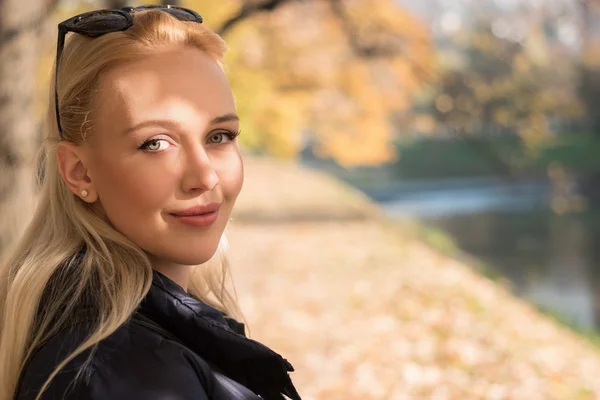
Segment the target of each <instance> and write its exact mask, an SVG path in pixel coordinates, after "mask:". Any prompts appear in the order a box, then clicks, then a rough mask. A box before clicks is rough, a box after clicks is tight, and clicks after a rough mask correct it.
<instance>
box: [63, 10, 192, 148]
mask: <svg viewBox="0 0 600 400" xmlns="http://www.w3.org/2000/svg"><path fill="white" fill-rule="evenodd" d="M152 9H157V10H160V11H163V12H166V13H168V14H171V15H172V16H174V17H175V18H177V19H178V20H180V21H191V22H199V23H202V17H201V16H200V14H198V13H197V12H195V11H193V10H189V9H187V8H183V7H176V6H170V5H147V6H139V7H123V8H121V9H120V10H96V11H90V12H86V13H83V14H79V15H76V16H74V17H72V18H69V19H67V20H65V21H63V22H61V23H60V24H58V43H57V46H56V63H55V65H56V67H55V68H56V71H55V77H54V105H55V108H56V124H57V126H58V135H59V137H60V139H64V137H63V132H62V126H61V124H60V111H59V106H58V66H59V62H60V56H61V54H62V51H63V48H64V45H65V37H66V35H67V33H68V32H74V33H78V34H80V35H85V36H89V37H92V38H96V37H99V36H102V35H105V34H107V33H111V32H119V31H125V30H127V29H129V28H130V27H131V25H133V18H132V16H131V15H132V14H133V13H134V12H136V11H142V10H152Z"/></svg>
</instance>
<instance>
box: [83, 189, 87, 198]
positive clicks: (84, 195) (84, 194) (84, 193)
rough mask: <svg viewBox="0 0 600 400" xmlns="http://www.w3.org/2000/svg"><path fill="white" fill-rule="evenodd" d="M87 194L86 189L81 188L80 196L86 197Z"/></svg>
mask: <svg viewBox="0 0 600 400" xmlns="http://www.w3.org/2000/svg"><path fill="white" fill-rule="evenodd" d="M87 195H88V191H87V190H85V189H83V190H82V191H81V196H82V197H86V196H87Z"/></svg>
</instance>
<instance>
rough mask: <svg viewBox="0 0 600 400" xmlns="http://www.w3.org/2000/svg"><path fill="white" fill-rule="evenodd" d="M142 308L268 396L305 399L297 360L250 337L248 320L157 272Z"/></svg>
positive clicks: (209, 359)
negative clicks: (297, 384) (297, 382)
mask: <svg viewBox="0 0 600 400" xmlns="http://www.w3.org/2000/svg"><path fill="white" fill-rule="evenodd" d="M139 312H140V313H142V314H144V315H145V316H147V317H148V318H151V319H152V320H153V321H155V322H156V323H157V324H159V325H160V326H162V327H163V328H164V329H166V330H167V331H169V332H170V333H172V334H173V335H174V336H175V337H177V338H178V339H180V340H181V342H182V343H183V344H184V345H186V346H187V347H188V348H189V349H190V350H193V351H194V352H195V353H197V354H198V355H199V356H200V357H202V358H203V359H204V360H205V361H206V362H208V363H209V364H210V365H211V367H213V368H215V370H217V371H219V372H221V373H223V374H224V375H226V376H228V377H230V378H231V379H233V380H235V381H237V382H239V383H241V384H242V385H244V386H246V387H247V388H249V389H250V390H252V391H254V392H255V393H256V394H259V395H261V396H262V397H263V398H264V399H265V400H276V399H277V400H280V399H283V396H282V394H285V395H286V396H288V397H289V398H291V399H292V400H301V399H300V396H299V395H298V392H297V391H296V389H295V388H294V385H293V383H292V381H291V379H290V377H289V375H288V372H292V371H294V368H293V367H292V365H291V364H290V363H289V362H288V361H287V360H286V359H284V358H282V357H281V356H280V355H279V354H277V353H275V352H274V351H273V350H271V349H269V348H268V347H266V346H265V345H263V344H261V343H259V342H256V341H254V340H251V339H249V338H247V337H246V336H245V334H244V325H243V324H241V323H239V322H237V321H236V320H234V319H232V318H227V317H226V316H225V315H223V314H222V313H221V312H220V311H219V310H217V309H215V308H214V307H211V306H209V305H208V304H206V303H204V302H201V301H200V300H198V299H196V298H194V297H192V296H190V295H189V294H188V293H187V292H186V291H185V290H183V288H182V287H181V286H179V285H178V284H176V283H175V282H173V281H172V280H170V279H169V278H167V277H166V276H165V275H163V274H161V273H160V272H158V271H155V270H154V271H153V277H152V286H151V287H150V290H149V292H148V294H147V295H146V297H145V298H144V300H143V301H142V303H141V305H140V309H139Z"/></svg>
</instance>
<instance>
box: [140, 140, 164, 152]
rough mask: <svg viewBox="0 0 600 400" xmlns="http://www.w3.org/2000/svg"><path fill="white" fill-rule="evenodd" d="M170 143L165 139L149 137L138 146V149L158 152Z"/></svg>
mask: <svg viewBox="0 0 600 400" xmlns="http://www.w3.org/2000/svg"><path fill="white" fill-rule="evenodd" d="M170 145H171V144H170V143H169V142H168V141H167V140H165V139H150V140H146V141H145V142H144V143H143V144H142V145H141V146H140V147H138V148H139V149H140V150H144V151H149V152H158V151H163V150H166V149H167V148H168V147H169V146H170Z"/></svg>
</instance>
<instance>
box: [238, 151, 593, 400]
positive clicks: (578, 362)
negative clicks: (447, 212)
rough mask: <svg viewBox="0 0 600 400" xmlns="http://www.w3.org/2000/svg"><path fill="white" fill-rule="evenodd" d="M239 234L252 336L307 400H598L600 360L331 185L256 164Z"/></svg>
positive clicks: (556, 326)
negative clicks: (287, 370)
mask: <svg viewBox="0 0 600 400" xmlns="http://www.w3.org/2000/svg"><path fill="white" fill-rule="evenodd" d="M238 206H239V207H238V208H237V210H236V212H235V214H234V220H233V222H232V225H231V227H230V230H229V238H230V243H231V258H232V264H233V274H234V277H235V281H236V283H237V288H238V294H239V297H240V300H241V304H242V308H243V310H244V311H245V314H246V317H247V319H248V321H249V323H250V328H251V332H252V336H253V337H255V338H256V339H258V340H261V341H263V342H265V343H266V344H268V345H270V346H271V347H273V348H274V349H275V350H277V351H278V352H280V353H281V354H282V355H284V356H285V357H286V358H288V359H289V360H290V361H291V362H292V364H293V365H294V366H295V368H296V372H294V373H293V377H294V380H295V382H297V385H298V387H299V390H300V392H301V393H302V394H303V398H305V399H345V400H348V399H350V400H352V399H386V400H389V399H394V400H396V399H527V400H530V399H565V400H566V399H569V400H571V399H576V400H577V399H597V398H600V382H599V381H598V379H597V371H598V370H599V369H600V352H598V350H597V348H596V347H595V346H593V345H591V344H590V342H589V341H588V340H587V339H584V338H582V336H580V335H578V334H575V333H574V332H573V331H572V330H571V329H567V328H566V327H564V326H563V325H562V324H560V323H557V322H556V321H555V319H553V318H551V317H549V316H548V315H546V314H544V313H541V312H540V311H539V310H538V309H537V308H536V307H534V306H532V305H530V304H528V303H527V302H525V301H523V300H521V299H518V298H516V297H515V296H513V295H512V294H511V293H510V291H509V290H507V288H506V287H505V285H503V284H502V282H501V281H494V280H491V279H489V278H487V277H485V276H484V275H482V274H481V273H479V272H477V270H476V268H474V267H475V266H476V265H477V263H476V262H475V261H474V260H468V259H467V258H465V257H464V256H462V255H461V254H459V253H458V252H457V250H456V249H455V247H453V245H452V242H451V241H450V240H448V239H447V238H446V237H445V236H444V235H442V234H440V233H439V232H434V231H430V230H422V228H419V227H418V225H415V224H414V223H413V224H412V225H411V224H410V223H408V222H405V223H402V224H400V225H398V224H397V223H392V222H390V221H388V220H386V219H384V218H383V216H382V215H381V213H380V212H379V210H378V209H377V208H376V207H374V205H373V204H370V202H369V201H368V199H366V198H365V197H364V196H362V195H360V194H359V193H356V192H355V191H353V190H352V189H349V188H347V187H345V186H343V185H341V184H339V183H338V182H337V181H335V180H333V179H331V178H330V177H327V176H323V175H321V174H317V173H314V172H310V171H307V170H303V169H301V168H299V167H297V166H294V165H291V164H286V163H279V162H274V161H269V160H260V159H251V160H248V162H247V180H246V186H245V189H244V192H243V193H242V195H241V196H240V199H239V204H238Z"/></svg>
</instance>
